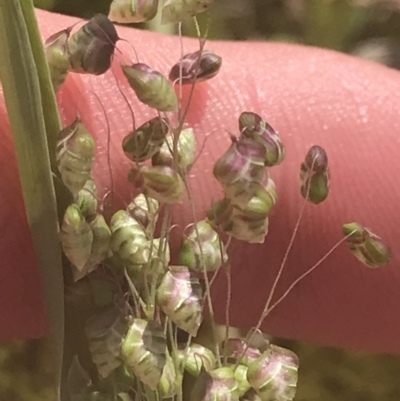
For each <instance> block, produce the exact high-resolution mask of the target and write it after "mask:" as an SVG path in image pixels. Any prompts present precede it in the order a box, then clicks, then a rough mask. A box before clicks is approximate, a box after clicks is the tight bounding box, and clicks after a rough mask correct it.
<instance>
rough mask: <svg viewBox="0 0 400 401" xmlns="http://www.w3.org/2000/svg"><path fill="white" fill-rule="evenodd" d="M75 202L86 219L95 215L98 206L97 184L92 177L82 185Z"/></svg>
mask: <svg viewBox="0 0 400 401" xmlns="http://www.w3.org/2000/svg"><path fill="white" fill-rule="evenodd" d="M75 203H76V204H77V205H78V206H79V208H80V209H81V212H82V214H83V215H84V216H85V218H86V219H87V220H91V219H92V218H94V217H95V216H96V213H97V207H98V201H97V186H96V183H95V182H94V180H93V178H89V179H88V180H87V181H86V183H85V185H84V187H83V188H82V189H81V190H80V191H79V192H78V195H77V197H76V201H75Z"/></svg>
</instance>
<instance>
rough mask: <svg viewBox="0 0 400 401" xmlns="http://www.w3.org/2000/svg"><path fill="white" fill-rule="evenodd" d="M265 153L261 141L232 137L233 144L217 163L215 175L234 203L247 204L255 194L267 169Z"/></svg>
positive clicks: (214, 170)
mask: <svg viewBox="0 0 400 401" xmlns="http://www.w3.org/2000/svg"><path fill="white" fill-rule="evenodd" d="M264 155H265V149H264V145H262V144H261V143H259V142H255V141H253V140H250V139H247V138H244V137H239V138H238V139H236V138H232V145H231V146H230V147H229V149H228V150H227V151H226V152H225V153H224V154H223V155H222V156H221V157H220V158H219V159H218V160H217V162H216V163H215V165H214V169H213V173H214V176H215V178H216V179H217V180H218V181H219V182H220V183H221V184H222V186H223V188H224V190H225V195H226V197H227V198H229V199H230V200H231V201H232V202H233V203H234V204H236V205H240V206H245V205H247V203H248V202H249V200H250V199H251V198H252V197H253V196H254V194H255V191H256V189H257V187H258V185H259V184H260V183H261V182H262V179H263V175H264V171H265V166H264Z"/></svg>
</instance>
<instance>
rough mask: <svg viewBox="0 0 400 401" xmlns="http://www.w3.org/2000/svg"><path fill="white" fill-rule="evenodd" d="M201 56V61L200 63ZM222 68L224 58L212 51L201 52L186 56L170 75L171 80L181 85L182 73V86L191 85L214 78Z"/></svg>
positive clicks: (172, 69) (173, 68)
mask: <svg viewBox="0 0 400 401" xmlns="http://www.w3.org/2000/svg"><path fill="white" fill-rule="evenodd" d="M199 56H200V60H199V61H198V59H199ZM221 66H222V57H220V56H218V55H216V54H215V53H213V52H212V51H211V50H203V51H202V52H201V55H200V50H197V51H195V52H194V53H189V54H185V55H184V56H183V57H182V59H181V60H180V61H178V62H177V63H176V64H175V65H174V66H173V67H172V68H171V71H170V73H169V80H170V81H172V82H176V83H179V82H181V81H180V79H179V78H180V74H181V71H182V78H181V80H182V85H189V84H193V83H195V82H201V81H206V80H208V79H211V78H214V77H215V76H216V75H217V74H218V72H219V70H220V69H221Z"/></svg>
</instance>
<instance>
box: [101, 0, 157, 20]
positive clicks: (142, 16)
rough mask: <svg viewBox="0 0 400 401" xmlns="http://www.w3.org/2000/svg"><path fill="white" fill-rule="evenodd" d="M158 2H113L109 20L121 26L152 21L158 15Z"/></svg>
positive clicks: (125, 0)
mask: <svg viewBox="0 0 400 401" xmlns="http://www.w3.org/2000/svg"><path fill="white" fill-rule="evenodd" d="M157 11H158V0H113V1H112V2H111V5H110V12H109V14H108V18H109V19H110V21H113V22H118V23H120V24H132V23H139V22H146V21H150V20H151V19H153V18H154V17H155V16H156V15H157Z"/></svg>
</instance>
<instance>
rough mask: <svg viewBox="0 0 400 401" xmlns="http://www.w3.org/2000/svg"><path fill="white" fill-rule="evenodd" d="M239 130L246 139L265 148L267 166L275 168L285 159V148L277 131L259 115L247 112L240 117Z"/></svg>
mask: <svg viewBox="0 0 400 401" xmlns="http://www.w3.org/2000/svg"><path fill="white" fill-rule="evenodd" d="M239 130H240V132H241V135H242V136H243V137H245V138H248V139H252V140H254V141H256V142H260V143H261V144H263V145H264V147H265V165H266V166H267V167H273V166H276V165H278V164H280V163H282V161H283V160H284V158H285V147H284V146H283V143H282V141H281V139H280V137H279V135H278V134H277V133H276V131H275V130H274V129H273V128H272V127H271V126H270V125H269V124H268V123H267V122H266V121H264V120H263V119H262V118H261V117H260V116H259V115H258V114H256V113H253V112H249V111H245V112H243V113H242V114H241V115H240V117H239Z"/></svg>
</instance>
